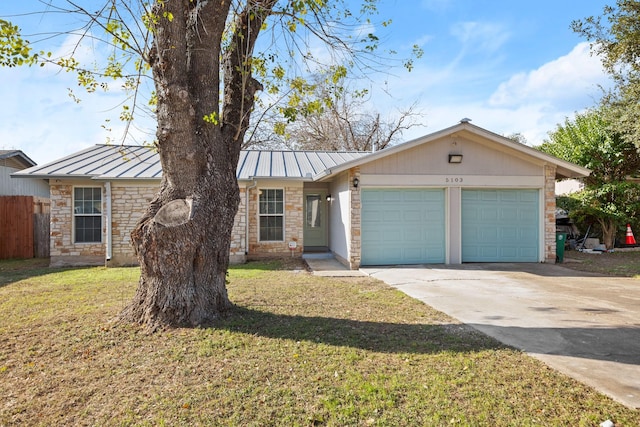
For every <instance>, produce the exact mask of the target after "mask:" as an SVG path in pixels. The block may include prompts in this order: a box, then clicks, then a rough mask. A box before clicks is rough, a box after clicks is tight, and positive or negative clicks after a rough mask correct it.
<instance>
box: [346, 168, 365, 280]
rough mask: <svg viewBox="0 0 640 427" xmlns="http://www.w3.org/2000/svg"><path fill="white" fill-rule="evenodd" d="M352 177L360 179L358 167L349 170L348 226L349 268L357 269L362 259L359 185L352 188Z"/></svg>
mask: <svg viewBox="0 0 640 427" xmlns="http://www.w3.org/2000/svg"><path fill="white" fill-rule="evenodd" d="M354 178H358V180H359V179H360V168H359V167H356V168H352V169H350V170H349V189H350V192H349V193H350V195H351V200H350V201H351V227H350V230H351V232H350V234H351V240H350V247H349V268H351V269H352V270H357V269H358V268H360V262H361V260H362V258H361V255H362V236H361V222H362V221H361V199H360V189H361V187H360V186H358V188H354V187H353V185H352V184H351V183H352V182H353V180H354Z"/></svg>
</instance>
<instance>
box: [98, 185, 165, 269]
mask: <svg viewBox="0 0 640 427" xmlns="http://www.w3.org/2000/svg"><path fill="white" fill-rule="evenodd" d="M158 190H160V186H159V185H158V184H157V183H139V182H135V183H119V182H117V181H115V182H112V183H111V260H110V261H109V262H108V265H109V266H118V265H136V264H138V260H137V259H136V255H135V253H134V251H133V246H131V231H133V229H134V228H135V226H136V224H137V223H138V220H139V219H140V217H142V215H143V214H144V212H145V210H146V208H147V206H149V203H151V200H153V198H154V196H155V195H156V193H157V192H158ZM104 240H105V243H106V239H104Z"/></svg>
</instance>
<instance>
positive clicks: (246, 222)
mask: <svg viewBox="0 0 640 427" xmlns="http://www.w3.org/2000/svg"><path fill="white" fill-rule="evenodd" d="M257 185H258V182H257V181H256V179H255V178H253V184H251V185H249V186H247V187H245V191H244V195H245V197H246V200H245V205H244V216H245V218H244V254H245V256H247V255H249V191H250V190H251V189H252V188H256V186H257Z"/></svg>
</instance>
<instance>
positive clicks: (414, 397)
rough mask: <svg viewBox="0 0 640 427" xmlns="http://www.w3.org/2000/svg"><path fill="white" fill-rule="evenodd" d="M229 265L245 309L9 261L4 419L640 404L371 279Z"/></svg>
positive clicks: (557, 421)
mask: <svg viewBox="0 0 640 427" xmlns="http://www.w3.org/2000/svg"><path fill="white" fill-rule="evenodd" d="M279 268H280V266H279V265H278V263H250V264H247V265H244V266H241V267H234V268H232V269H231V271H230V284H229V294H230V297H231V299H232V301H233V302H234V303H235V304H236V310H235V312H234V314H233V316H231V317H229V318H228V319H225V320H222V321H220V322H219V323H218V324H217V325H215V327H214V328H206V329H205V328H196V329H174V330H169V331H164V332H161V333H156V334H151V335H150V334H147V333H145V332H144V330H142V329H141V328H139V327H137V326H135V325H122V324H115V323H113V322H112V319H113V318H114V317H115V316H116V315H117V314H118V312H119V310H121V309H122V308H123V307H124V305H125V304H126V302H127V301H128V299H129V298H131V297H132V295H133V292H134V290H135V286H136V283H137V278H138V269H137V268H112V269H104V268H88V269H70V270H50V269H46V268H42V266H39V265H35V266H32V269H26V270H25V269H21V268H19V266H11V268H9V267H7V264H5V263H3V262H0V275H1V276H2V277H1V278H0V384H1V387H0V388H1V390H2V396H3V398H2V403H1V404H0V426H5V425H6V426H10V425H20V426H22V425H42V426H52V425H101V426H102V425H118V426H127V425H148V426H161V425H171V426H176V425H189V426H193V425H202V426H218V425H223V426H269V425H291V426H294V425H299V426H322V425H326V426H345V425H354V426H375V425H378V426H410V425H411V426H413V425H425V426H439V425H447V426H449V425H488V426H514V425H517V426H528V425H549V426H550V425H553V426H560V425H566V426H597V425H599V424H600V423H601V422H603V421H604V420H606V419H611V420H613V421H614V422H615V423H616V425H617V426H631V425H638V424H639V422H640V414H639V413H638V411H633V410H630V409H627V408H625V407H624V406H622V405H619V404H617V403H616V402H614V401H612V400H611V399H609V398H607V397H605V396H603V395H601V394H599V393H597V392H596V391H594V390H593V389H590V388H588V387H586V386H584V385H582V384H580V383H578V382H576V381H574V380H572V379H570V378H568V377H566V376H563V375H561V374H559V373H557V372H555V371H553V370H551V369H549V368H547V367H546V366H545V365H543V364H542V363H541V362H539V361H537V360H535V359H533V358H530V357H528V356H526V355H524V354H523V353H521V352H519V351H515V350H513V349H510V348H506V347H504V346H502V345H500V344H499V343H497V342H496V341H494V340H492V339H490V338H487V337H486V336H484V335H481V334H479V333H477V332H474V331H473V330H471V329H469V328H467V327H465V326H462V325H460V324H459V323H458V322H456V321H455V320H453V319H451V318H449V317H447V316H446V315H444V314H442V313H440V312H437V311H435V310H433V309H431V308H430V307H428V306H426V305H424V304H422V303H420V302H418V301H415V300H412V299H411V298H409V297H407V296H405V295H404V294H402V293H400V292H399V291H396V290H393V289H391V288H389V287H387V286H386V285H384V284H383V283H381V282H378V281H376V280H373V279H369V278H344V279H335V278H322V277H315V276H312V275H310V274H309V273H307V272H305V271H303V270H297V271H291V270H280V269H279Z"/></svg>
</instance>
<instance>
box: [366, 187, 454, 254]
mask: <svg viewBox="0 0 640 427" xmlns="http://www.w3.org/2000/svg"><path fill="white" fill-rule="evenodd" d="M361 220H362V229H361V232H362V235H361V237H362V259H361V264H362V265H395V264H424V263H443V262H444V261H445V220H444V190H442V189H392V190H376V189H368V190H367V189H364V190H362V218H361Z"/></svg>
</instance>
